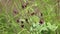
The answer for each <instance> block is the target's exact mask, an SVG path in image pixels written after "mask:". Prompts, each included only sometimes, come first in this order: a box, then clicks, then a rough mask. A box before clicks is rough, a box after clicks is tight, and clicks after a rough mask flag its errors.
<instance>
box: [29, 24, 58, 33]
mask: <svg viewBox="0 0 60 34" xmlns="http://www.w3.org/2000/svg"><path fill="white" fill-rule="evenodd" d="M57 28H58V26H56V25H55V24H53V25H52V24H51V23H44V24H40V23H32V26H31V27H30V32H31V33H32V34H34V33H36V34H44V33H46V34H48V33H50V32H51V31H55V30H56V29H57Z"/></svg>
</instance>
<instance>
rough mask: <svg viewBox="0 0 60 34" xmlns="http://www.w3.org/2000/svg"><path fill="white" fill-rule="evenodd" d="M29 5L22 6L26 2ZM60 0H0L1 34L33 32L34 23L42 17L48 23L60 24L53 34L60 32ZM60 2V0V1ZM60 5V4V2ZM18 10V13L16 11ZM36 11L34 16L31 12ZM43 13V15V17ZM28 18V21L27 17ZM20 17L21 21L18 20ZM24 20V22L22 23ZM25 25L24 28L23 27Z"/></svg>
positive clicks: (59, 33)
mask: <svg viewBox="0 0 60 34" xmlns="http://www.w3.org/2000/svg"><path fill="white" fill-rule="evenodd" d="M26 1H27V3H28V4H27V7H25V8H22V5H23V4H24V3H26ZM57 1H58V0H1V1H0V34H31V33H30V32H29V30H30V27H31V25H32V23H37V22H39V20H40V19H41V18H43V19H44V21H45V22H46V23H48V22H50V23H51V24H56V25H58V28H57V31H55V32H51V34H53V33H54V34H56V32H57V34H60V10H59V9H60V8H59V7H60V6H58V2H57ZM59 2H60V1H59ZM59 5H60V4H59ZM14 11H16V13H14ZM33 12H34V13H35V14H34V15H33V16H32V15H31V13H33ZM41 13H42V14H43V16H42V17H41ZM26 18H27V19H28V22H29V23H27V22H26V21H25V19H26ZM17 19H19V21H20V22H17ZM21 21H23V24H22V23H21ZM21 25H24V28H22V27H21Z"/></svg>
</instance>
